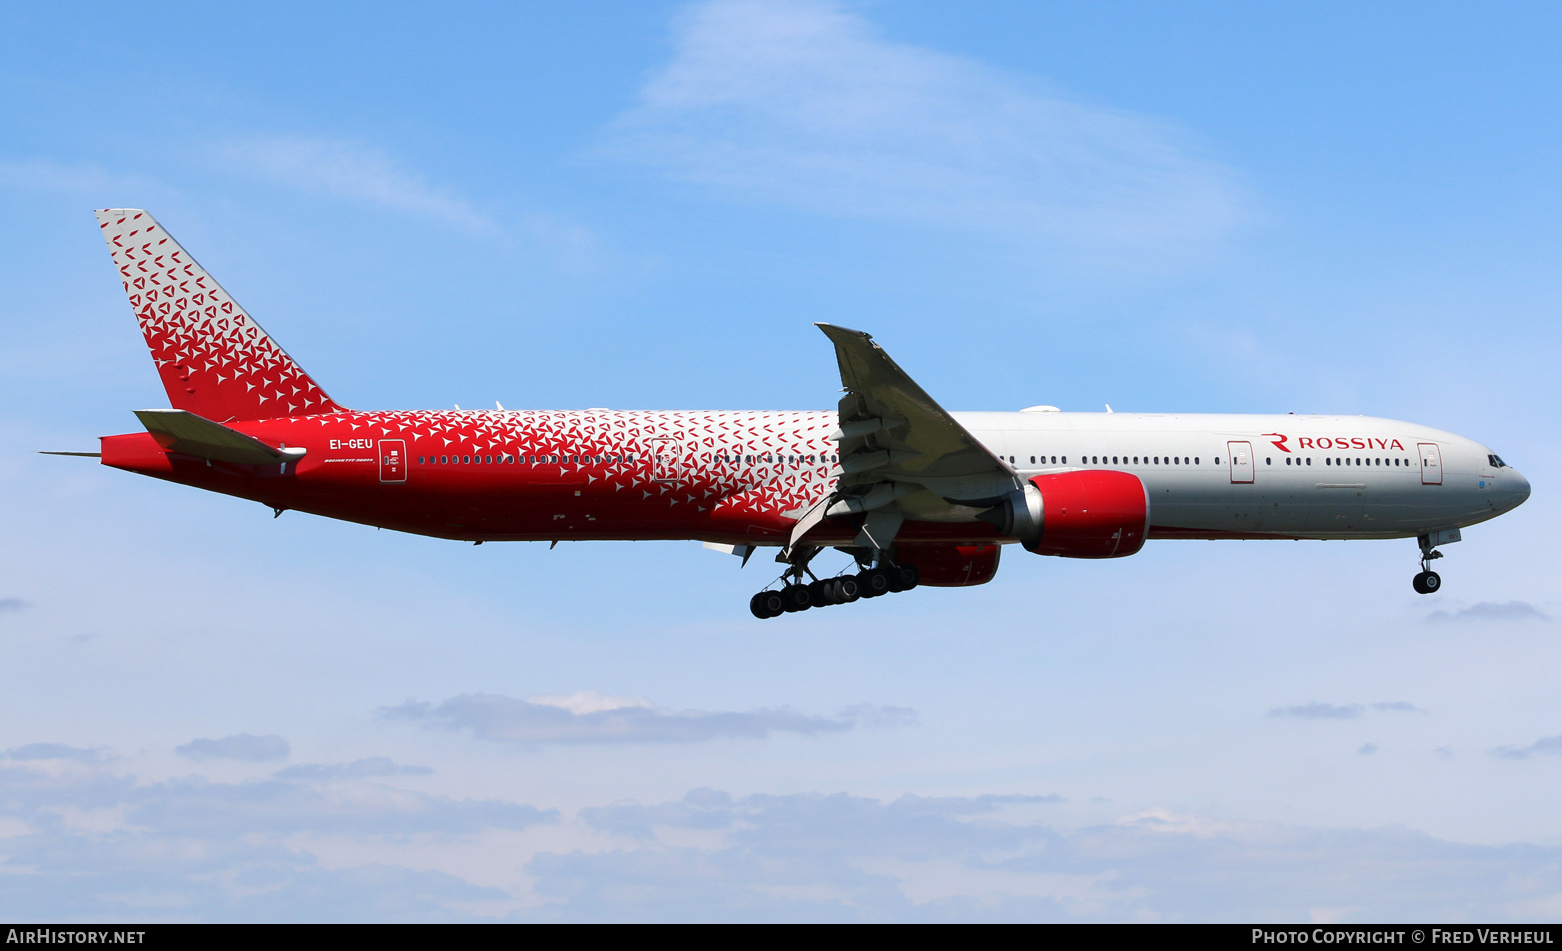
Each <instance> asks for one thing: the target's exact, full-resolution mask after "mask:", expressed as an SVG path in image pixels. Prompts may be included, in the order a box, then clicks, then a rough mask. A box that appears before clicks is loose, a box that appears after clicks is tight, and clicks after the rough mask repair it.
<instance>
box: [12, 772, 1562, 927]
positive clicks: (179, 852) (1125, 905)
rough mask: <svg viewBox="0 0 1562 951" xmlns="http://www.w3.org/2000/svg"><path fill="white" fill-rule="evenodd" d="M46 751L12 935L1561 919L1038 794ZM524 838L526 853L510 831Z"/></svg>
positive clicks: (1415, 845)
mask: <svg viewBox="0 0 1562 951" xmlns="http://www.w3.org/2000/svg"><path fill="white" fill-rule="evenodd" d="M47 745H48V744H32V745H31V747H19V748H18V749H32V748H36V750H37V752H38V753H39V754H40V756H39V758H37V759H32V760H26V759H22V760H18V759H17V758H16V757H15V756H13V757H12V758H11V759H10V760H9V761H8V762H7V763H6V764H0V859H3V866H4V869H5V872H6V876H5V882H6V887H5V888H4V889H0V914H4V915H7V916H9V917H12V918H17V919H28V920H37V919H40V918H43V919H86V918H93V919H103V918H111V919H116V920H119V919H130V920H168V919H175V920H192V921H363V920H372V921H449V920H474V919H485V918H486V919H488V920H494V919H503V918H508V919H510V920H533V921H537V920H541V921H547V920H559V921H626V920H636V921H639V920H645V921H661V920H668V921H687V920H702V921H887V920H897V921H1175V920H1186V921H1220V920H1278V921H1298V920H1305V919H1307V918H1309V917H1313V918H1317V917H1320V916H1323V915H1327V916H1330V917H1331V918H1335V919H1340V918H1343V919H1344V920H1347V921H1356V920H1359V921H1368V920H1401V921H1404V920H1426V921H1446V920H1450V918H1451V917H1455V916H1457V917H1459V918H1464V919H1471V920H1486V921H1515V920H1519V921H1524V920H1536V919H1546V918H1555V917H1557V915H1558V913H1559V912H1562V904H1559V902H1558V896H1562V848H1557V847H1552V846H1532V845H1523V846H1501V845H1469V844H1459V843H1452V842H1446V841H1441V840H1437V839H1433V838H1431V837H1428V836H1424V835H1420V834H1418V833H1415V832H1410V831H1407V830H1403V829H1305V828H1297V827H1292V826H1283V825H1278V824H1251V823H1240V822H1231V821H1217V820H1212V819H1210V818H1208V817H1204V816H1199V815H1193V814H1187V813H1181V812H1176V811H1172V810H1168V809H1147V810H1143V811H1140V812H1136V813H1133V814H1131V815H1126V816H1123V817H1122V818H1120V819H1118V820H1117V821H1115V822H1109V823H1106V824H1100V825H1093V826H1088V827H1085V828H1079V829H1061V828H1058V827H1056V826H1055V825H1054V824H1052V822H1051V821H1050V820H1049V816H1050V815H1051V814H1052V810H1053V809H1054V808H1055V806H1056V804H1057V803H1059V802H1061V799H1060V797H1058V796H1056V795H987V796H949V797H927V796H916V795H903V796H899V797H896V798H893V799H889V800H880V799H873V798H868V797H863V796H855V795H850V794H846V793H834V794H821V793H800V794H786V795H749V796H741V797H737V796H732V795H730V794H728V793H725V792H721V791H718V790H711V789H701V790H695V791H693V792H690V793H689V794H687V795H685V796H683V797H682V798H681V799H675V800H671V801H661V802H651V803H639V802H616V803H611V804H603V805H594V806H588V807H586V808H583V809H580V810H579V811H578V813H576V814H575V815H574V816H572V817H571V816H562V815H560V814H559V813H558V812H555V811H552V810H547V809H540V808H537V807H536V806H532V805H526V804H522V803H516V802H508V801H504V800H498V799H487V800H472V799H452V798H448V797H442V796H434V795H429V794H426V793H422V792H417V791H413V790H409V789H406V788H403V787H400V786H398V785H396V783H395V778H396V777H398V776H404V775H407V773H408V768H407V767H399V766H396V765H395V764H394V763H392V762H391V761H390V760H388V759H385V758H383V757H368V758H364V759H360V760H357V761H355V762H353V763H346V764H334V765H333V764H310V765H305V766H295V767H290V768H288V769H286V770H283V771H281V772H279V773H278V774H277V775H276V776H273V777H271V778H264V779H257V780H253V781H246V782H237V783H213V782H209V781H207V780H205V779H202V778H201V777H199V776H192V777H184V778H180V779H173V780H167V781H163V782H151V783H143V782H140V781H138V780H137V779H136V777H135V776H132V775H124V774H120V773H117V772H115V771H114V770H112V769H110V768H109V767H108V766H107V765H104V763H94V762H84V761H81V760H80V759H77V760H75V761H72V762H69V763H68V764H67V765H66V766H65V768H61V763H60V761H59V759H58V758H54V759H47V760H46V759H44V758H43V757H42V755H41V754H43V753H45V752H48V751H47V750H44V749H43V747H45V746H47ZM70 749H72V748H69V747H67V748H65V750H66V751H69V750H70ZM13 752H14V751H13ZM54 752H60V751H58V750H56V751H54ZM78 752H79V751H78ZM66 759H70V757H66ZM110 760H113V761H116V762H117V761H118V760H115V759H114V758H113V757H111V756H110V757H106V758H105V762H107V761H110ZM414 771H416V770H414ZM531 830H536V831H537V832H538V833H539V834H540V836H539V837H537V838H533V839H528V838H527V836H528V835H530V834H531ZM434 846H438V848H434ZM316 852H321V853H322V854H324V855H328V856H329V860H325V859H322V858H317V857H316ZM499 867H503V868H517V867H519V869H520V871H521V872H522V873H524V874H523V875H516V876H511V877H508V878H505V879H504V881H505V882H507V884H506V885H505V886H504V887H500V886H498V885H495V884H493V883H492V882H491V881H490V882H474V881H471V880H469V878H468V876H469V875H471V874H472V873H473V872H474V871H476V872H477V873H478V874H489V873H490V872H492V871H493V870H494V869H495V868H499Z"/></svg>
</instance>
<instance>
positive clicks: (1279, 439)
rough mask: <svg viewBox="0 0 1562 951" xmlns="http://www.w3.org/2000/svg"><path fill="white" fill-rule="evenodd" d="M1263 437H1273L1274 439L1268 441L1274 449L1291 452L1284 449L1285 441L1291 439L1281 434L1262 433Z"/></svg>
mask: <svg viewBox="0 0 1562 951" xmlns="http://www.w3.org/2000/svg"><path fill="white" fill-rule="evenodd" d="M1264 435H1265V436H1273V437H1275V438H1273V439H1271V440H1269V441H1270V442H1272V443H1274V444H1275V448H1276V449H1278V450H1280V451H1281V452H1290V451H1291V450H1289V449H1287V448H1285V441H1286V440H1287V439H1290V438H1291V437H1289V436H1286V435H1284V434H1282V433H1264Z"/></svg>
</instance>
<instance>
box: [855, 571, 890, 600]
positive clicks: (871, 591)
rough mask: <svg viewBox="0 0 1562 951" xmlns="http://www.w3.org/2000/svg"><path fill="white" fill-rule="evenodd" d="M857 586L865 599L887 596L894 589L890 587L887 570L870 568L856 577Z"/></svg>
mask: <svg viewBox="0 0 1562 951" xmlns="http://www.w3.org/2000/svg"><path fill="white" fill-rule="evenodd" d="M857 585H858V587H860V588H861V589H862V596H863V597H865V598H876V597H878V596H879V595H881V594H889V593H890V592H891V591H893V590H894V589H893V588H892V587H891V586H890V576H889V569H887V568H870V569H868V570H867V571H864V572H861V573H859V574H858V575H857Z"/></svg>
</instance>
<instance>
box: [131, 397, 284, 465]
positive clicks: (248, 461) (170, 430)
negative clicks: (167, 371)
mask: <svg viewBox="0 0 1562 951" xmlns="http://www.w3.org/2000/svg"><path fill="white" fill-rule="evenodd" d="M135 412H136V418H137V419H139V420H141V425H143V426H145V427H146V431H147V432H149V433H151V434H152V438H153V439H155V440H157V444H158V445H159V446H162V447H163V448H164V449H165V450H167V451H169V452H182V453H184V454H185V455H187V456H199V457H201V458H202V459H212V460H215V461H217V462H236V463H238V464H240V465H245V466H274V465H277V464H278V463H283V462H295V461H297V460H299V459H302V458H303V457H304V452H305V450H303V449H277V448H273V447H271V446H268V445H266V444H265V443H263V442H261V441H260V440H259V439H256V438H255V437H254V436H248V435H245V434H244V433H241V432H239V431H238V430H237V429H229V428H228V427H226V426H224V425H222V424H221V423H214V422H212V421H211V420H209V419H207V418H206V417H204V416H197V415H195V414H194V413H191V412H189V411H187V410H182V409H138V410H136V411H135Z"/></svg>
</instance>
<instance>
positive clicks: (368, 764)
mask: <svg viewBox="0 0 1562 951" xmlns="http://www.w3.org/2000/svg"><path fill="white" fill-rule="evenodd" d="M433 772H434V771H433V770H432V769H429V768H428V767H427V766H400V765H397V764H396V763H394V762H392V761H391V759H390V757H388V756H370V757H366V758H364V759H360V760H355V761H354V762H351V763H330V764H326V763H305V764H302V765H299V766H289V767H288V768H287V769H280V770H277V772H276V777H277V778H278V779H295V780H305V781H309V782H330V781H333V780H343V779H371V778H375V777H382V776H428V775H430V774H431V773H433Z"/></svg>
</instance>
